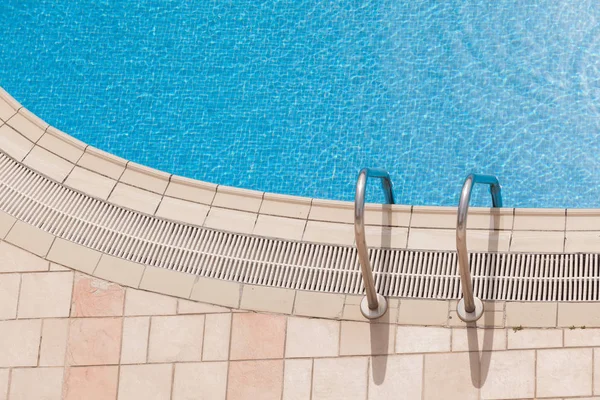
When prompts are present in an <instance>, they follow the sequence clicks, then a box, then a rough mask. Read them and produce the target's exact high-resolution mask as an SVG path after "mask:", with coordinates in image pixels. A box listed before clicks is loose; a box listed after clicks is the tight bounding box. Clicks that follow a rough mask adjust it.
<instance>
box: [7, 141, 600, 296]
mask: <svg viewBox="0 0 600 400" xmlns="http://www.w3.org/2000/svg"><path fill="white" fill-rule="evenodd" d="M0 210H3V211H4V212H6V213H8V214H10V215H12V216H14V217H16V218H18V219H20V220H22V221H24V222H27V223H29V224H31V225H35V226H37V227H39V228H41V229H43V230H45V231H47V232H49V233H52V234H53V235H55V236H58V237H60V238H63V239H66V240H69V241H72V242H75V243H78V244H80V245H83V246H87V247H89V248H92V249H95V250H98V251H101V252H103V253H106V254H110V255H112V256H116V257H121V258H124V259H127V260H130V261H134V262H138V263H142V264H146V265H151V266H155V267H160V268H167V269H172V270H176V271H182V272H187V273H190V274H196V275H200V276H206V277H211V278H219V279H225V280H231V281H237V282H242V283H249V284H255V285H267V286H277V287H284V288H291V289H301V290H313V291H323V292H335V293H348V294H360V293H363V290H364V288H363V286H362V280H361V275H360V268H359V265H358V259H357V252H356V249H355V248H354V247H348V246H335V245H323V244H314V243H305V242H294V241H288V240H277V239H268V238H263V237H257V236H251V235H242V234H235V233H228V232H221V231H217V230H212V229H206V228H201V227H197V226H192V225H186V224H182V223H177V222H173V221H169V220H165V219H162V218H157V217H153V216H150V215H146V214H143V213H139V212H136V211H132V210H128V209H125V208H123V207H119V206H115V205H112V204H109V203H107V202H105V201H102V200H98V199H95V198H92V197H90V196H88V195H85V194H82V193H79V192H77V191H74V190H72V189H69V188H67V187H65V186H63V185H61V184H59V183H57V182H54V181H52V180H50V179H48V178H46V177H44V176H42V175H40V174H38V173H37V172H34V171H32V170H30V169H29V168H27V167H26V166H24V165H22V164H20V163H19V162H17V161H15V160H13V159H12V158H10V157H8V156H7V155H5V154H3V153H1V152H0ZM598 257H599V254H518V253H472V254H470V262H471V270H472V274H473V280H474V290H475V295H476V296H478V297H481V298H482V299H488V300H521V301H591V300H599V281H600V271H599V266H598ZM370 259H371V264H372V267H373V271H374V275H375V280H376V287H377V290H378V292H379V293H381V294H383V295H385V296H396V297H414V298H430V299H457V298H459V297H460V280H459V278H458V268H457V258H456V253H455V252H450V251H415V250H402V249H371V250H370Z"/></svg>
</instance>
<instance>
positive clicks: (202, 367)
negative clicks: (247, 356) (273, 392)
mask: <svg viewBox="0 0 600 400" xmlns="http://www.w3.org/2000/svg"><path fill="white" fill-rule="evenodd" d="M226 394H227V363H226V362H211V363H185V364H175V377H174V380H173V398H172V399H173V400H225V396H226ZM256 399H257V400H258V399H259V398H258V397H257V398H256Z"/></svg>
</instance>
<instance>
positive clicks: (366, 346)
mask: <svg viewBox="0 0 600 400" xmlns="http://www.w3.org/2000/svg"><path fill="white" fill-rule="evenodd" d="M341 329H342V332H341V335H340V355H342V356H347V355H350V356H358V355H370V354H374V355H375V354H393V353H394V340H395V334H396V326H395V325H391V324H370V323H368V322H353V321H342V322H341Z"/></svg>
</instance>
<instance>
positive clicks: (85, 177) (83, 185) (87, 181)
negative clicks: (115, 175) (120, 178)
mask: <svg viewBox="0 0 600 400" xmlns="http://www.w3.org/2000/svg"><path fill="white" fill-rule="evenodd" d="M116 184H117V181H115V180H114V179H111V178H108V177H106V176H104V175H100V174H97V173H95V172H92V171H90V170H89V169H85V168H81V167H77V166H76V167H75V168H74V169H73V170H72V171H71V173H70V174H69V176H68V177H67V180H66V181H65V185H66V186H69V187H71V188H73V189H75V190H79V191H81V192H83V193H85V194H88V195H90V196H92V197H97V198H99V199H102V200H106V199H108V196H109V195H110V192H112V190H113V189H114V187H115V185H116Z"/></svg>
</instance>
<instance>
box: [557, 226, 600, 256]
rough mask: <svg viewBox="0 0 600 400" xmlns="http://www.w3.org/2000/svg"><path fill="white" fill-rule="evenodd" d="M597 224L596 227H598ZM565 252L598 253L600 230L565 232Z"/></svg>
mask: <svg viewBox="0 0 600 400" xmlns="http://www.w3.org/2000/svg"><path fill="white" fill-rule="evenodd" d="M599 228H600V226H597V227H596V229H599ZM565 236H566V237H565V252H566V253H577V252H589V253H600V231H585V232H572V231H567V232H566V233H565Z"/></svg>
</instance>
